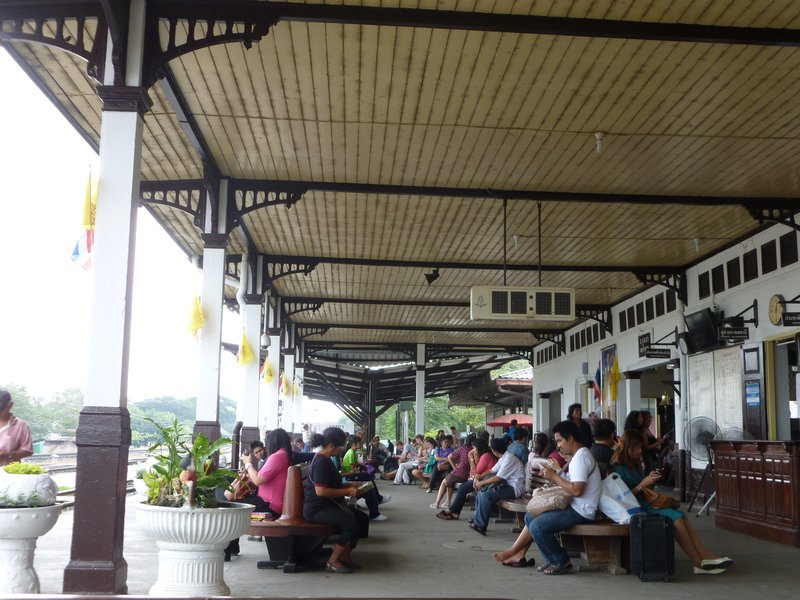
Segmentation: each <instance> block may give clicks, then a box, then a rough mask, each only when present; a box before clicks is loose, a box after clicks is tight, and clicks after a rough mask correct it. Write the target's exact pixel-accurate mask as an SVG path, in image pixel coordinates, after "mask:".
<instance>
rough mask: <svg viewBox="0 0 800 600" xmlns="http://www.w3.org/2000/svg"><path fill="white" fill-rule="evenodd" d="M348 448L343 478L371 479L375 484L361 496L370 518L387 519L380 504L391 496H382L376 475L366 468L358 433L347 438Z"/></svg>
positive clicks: (343, 465)
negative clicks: (361, 454) (379, 508)
mask: <svg viewBox="0 0 800 600" xmlns="http://www.w3.org/2000/svg"><path fill="white" fill-rule="evenodd" d="M347 444H348V449H347V452H345V453H344V456H343V457H342V478H343V479H344V480H345V481H371V482H372V485H373V486H374V488H373V489H371V490H369V491H368V492H366V493H365V494H363V495H362V496H361V497H362V498H363V499H364V502H365V503H366V505H367V509H368V510H369V518H370V519H372V520H373V521H385V520H386V519H388V517H387V516H386V515H382V514H381V511H380V510H378V505H379V504H385V503H386V502H388V501H389V500H391V499H392V497H391V496H382V495H381V493H380V492H379V491H378V486H377V484H376V483H375V477H374V476H373V475H370V474H369V473H368V472H367V470H366V469H365V468H364V464H363V462H361V460H363V459H361V460H360V457H359V451H360V450H361V438H360V437H358V436H357V435H351V436H350V437H349V438H347Z"/></svg>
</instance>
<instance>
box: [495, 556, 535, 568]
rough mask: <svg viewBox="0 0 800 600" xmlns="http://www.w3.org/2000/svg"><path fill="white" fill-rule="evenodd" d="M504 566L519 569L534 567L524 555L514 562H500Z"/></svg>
mask: <svg viewBox="0 0 800 600" xmlns="http://www.w3.org/2000/svg"><path fill="white" fill-rule="evenodd" d="M500 564H501V565H503V566H504V567H514V568H515V569H519V568H521V567H532V566H533V565H532V564H530V563H529V562H528V560H527V559H526V558H525V557H524V556H523V557H522V558H520V559H519V560H515V561H513V562H510V563H507V562H504V563H500Z"/></svg>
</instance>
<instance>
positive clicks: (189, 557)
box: [136, 419, 254, 596]
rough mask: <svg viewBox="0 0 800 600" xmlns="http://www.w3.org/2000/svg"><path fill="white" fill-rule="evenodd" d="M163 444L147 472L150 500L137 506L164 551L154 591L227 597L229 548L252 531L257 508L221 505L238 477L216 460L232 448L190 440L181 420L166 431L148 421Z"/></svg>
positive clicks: (220, 442) (139, 518) (200, 437)
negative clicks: (219, 491) (218, 465)
mask: <svg viewBox="0 0 800 600" xmlns="http://www.w3.org/2000/svg"><path fill="white" fill-rule="evenodd" d="M148 421H149V422H150V423H152V424H153V425H154V426H155V427H156V428H157V429H158V432H159V435H160V438H161V439H160V441H159V442H158V443H156V444H154V445H153V446H152V447H150V448H149V452H150V454H151V456H152V457H153V458H154V459H155V463H154V464H153V465H152V467H150V469H148V470H146V471H145V472H144V473H143V478H144V482H145V483H146V484H147V499H146V500H145V501H144V502H141V503H138V504H137V505H136V510H137V514H136V520H137V522H138V523H139V527H141V528H142V530H143V531H144V533H146V534H147V535H149V536H151V537H153V538H154V539H155V540H156V544H157V545H158V548H159V553H158V556H159V565H158V578H157V580H156V583H155V584H154V585H153V587H152V588H150V594H151V595H160V596H227V595H229V594H230V589H229V588H228V586H227V585H226V584H225V581H224V579H223V561H224V549H225V546H226V545H227V544H228V542H229V541H230V540H232V539H234V538H236V537H239V536H241V535H243V534H244V533H246V532H247V530H248V528H249V526H250V513H251V512H252V511H253V508H254V507H253V506H251V505H248V504H237V503H229V502H220V501H218V500H217V497H216V491H217V489H218V488H223V489H229V488H230V483H229V481H230V480H232V479H233V478H234V477H235V476H236V474H235V473H234V472H233V471H230V470H228V469H217V468H215V466H214V455H215V453H216V452H218V451H219V450H220V448H222V447H223V446H225V445H227V444H230V440H229V439H227V438H221V439H219V440H216V441H215V442H213V443H212V442H209V440H208V439H207V438H206V437H205V436H203V435H202V434H198V435H197V436H196V437H195V439H194V440H193V441H191V442H190V436H189V435H188V434H187V433H186V432H185V431H184V430H183V428H182V427H181V425H180V424H178V421H177V419H175V420H174V421H173V422H172V424H171V425H168V426H161V425H159V424H158V423H156V422H155V421H153V420H152V419H148Z"/></svg>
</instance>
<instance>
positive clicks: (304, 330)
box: [297, 324, 330, 340]
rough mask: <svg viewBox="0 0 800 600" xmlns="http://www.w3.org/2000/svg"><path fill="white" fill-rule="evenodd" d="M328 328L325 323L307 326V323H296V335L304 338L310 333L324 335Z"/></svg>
mask: <svg viewBox="0 0 800 600" xmlns="http://www.w3.org/2000/svg"><path fill="white" fill-rule="evenodd" d="M329 330H330V327H329V326H327V325H323V326H308V325H300V324H298V325H297V336H298V337H299V338H300V339H301V340H304V339H306V338H307V337H310V336H312V335H325V334H326V333H328V331H329Z"/></svg>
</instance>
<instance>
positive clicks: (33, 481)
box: [0, 468, 58, 508]
mask: <svg viewBox="0 0 800 600" xmlns="http://www.w3.org/2000/svg"><path fill="white" fill-rule="evenodd" d="M57 494H58V486H57V485H56V482H55V481H53V478H52V477H50V475H48V474H47V473H39V474H36V475H27V474H25V475H23V474H16V473H15V474H12V473H7V472H6V471H5V470H4V469H2V468H0V506H3V507H7V508H16V507H23V506H51V505H53V504H55V503H56V496H57Z"/></svg>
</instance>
